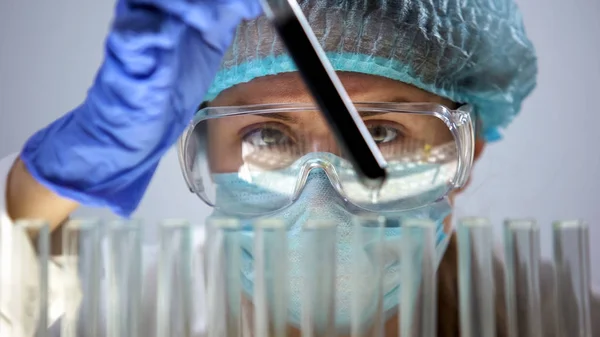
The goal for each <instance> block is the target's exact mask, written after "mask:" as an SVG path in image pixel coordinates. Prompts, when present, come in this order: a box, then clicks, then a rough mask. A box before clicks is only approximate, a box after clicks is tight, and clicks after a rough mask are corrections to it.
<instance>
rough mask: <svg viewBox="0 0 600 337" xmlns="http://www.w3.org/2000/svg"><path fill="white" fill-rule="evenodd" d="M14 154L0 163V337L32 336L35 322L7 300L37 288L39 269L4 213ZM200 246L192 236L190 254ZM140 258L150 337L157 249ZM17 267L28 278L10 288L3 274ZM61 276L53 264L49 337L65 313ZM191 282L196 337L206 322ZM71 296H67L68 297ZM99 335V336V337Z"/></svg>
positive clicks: (31, 299)
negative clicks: (192, 241) (142, 262)
mask: <svg viewBox="0 0 600 337" xmlns="http://www.w3.org/2000/svg"><path fill="white" fill-rule="evenodd" d="M17 156H18V155H17V154H14V155H10V156H8V157H6V158H3V159H1V160H0V191H1V192H0V275H2V277H1V279H0V336H1V337H30V336H33V334H32V332H31V331H32V329H33V330H34V329H35V324H36V322H35V321H36V319H35V317H34V316H28V317H23V316H24V315H20V314H19V310H15V309H14V306H12V308H11V304H10V299H11V295H14V294H16V293H19V292H25V291H27V290H28V291H31V290H36V289H38V287H39V284H38V282H39V281H38V275H39V267H38V260H37V256H36V254H35V252H34V248H33V245H32V243H31V242H30V240H29V239H28V238H27V237H25V236H23V235H18V233H17V231H15V226H14V224H13V223H12V221H11V220H10V218H9V217H8V214H7V210H6V200H5V198H6V181H7V178H8V174H9V172H10V169H11V167H12V165H13V163H14V162H15V160H16V158H17ZM203 243H204V234H203V232H199V233H196V235H195V240H194V250H195V251H196V252H201V251H202V246H203ZM19 245H20V246H21V247H27V249H26V250H21V251H20V254H19V255H18V256H13V255H16V254H11V252H12V249H13V247H17V246H19ZM142 249H143V252H142V255H143V256H142V258H143V260H144V264H143V267H142V275H143V277H144V288H145V289H144V292H143V294H144V296H143V299H142V301H143V305H142V315H143V322H147V324H143V330H144V331H143V334H142V335H143V336H149V337H153V336H154V335H155V332H154V331H153V327H152V324H151V322H155V313H156V306H155V303H156V293H157V291H156V283H157V282H156V280H157V277H156V276H157V275H156V271H157V262H158V259H157V256H158V247H157V246H156V245H154V244H153V245H150V244H147V245H145V246H143V248H142ZM15 266H20V268H26V270H25V271H26V273H27V275H29V276H30V277H27V278H25V279H24V280H23V282H20V284H14V282H11V280H10V278H9V277H6V276H5V275H8V273H7V271H9V270H11V267H15ZM200 272H201V268H200ZM65 279H66V277H65V272H64V271H63V270H62V269H61V267H60V264H59V261H53V263H51V265H50V267H49V298H48V304H49V313H48V323H49V326H50V328H51V329H50V331H51V334H50V335H51V337H58V336H60V318H61V316H63V314H64V313H65V303H64V301H63V299H64V298H65V289H64V288H65V287H64V280H65ZM195 280H196V281H197V282H198V284H196V285H195V287H194V307H195V310H197V311H196V315H195V318H194V322H193V325H194V326H193V336H200V335H202V333H203V332H204V331H205V327H206V320H205V315H204V312H203V310H202V309H203V308H204V293H203V291H204V287H203V280H204V278H203V277H202V275H198V274H195ZM69 296H71V294H69ZM26 298H27V299H28V301H27V303H21V305H28V306H31V308H32V309H33V310H35V309H34V308H37V306H38V303H39V302H37V301H39V293H38V294H37V295H35V293H34V296H28V297H26ZM101 335H102V334H101ZM79 336H80V337H85V333H81V332H80V334H79Z"/></svg>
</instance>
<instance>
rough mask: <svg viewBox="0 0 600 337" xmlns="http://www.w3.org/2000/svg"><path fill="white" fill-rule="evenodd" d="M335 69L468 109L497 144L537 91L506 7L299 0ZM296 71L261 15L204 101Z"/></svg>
mask: <svg viewBox="0 0 600 337" xmlns="http://www.w3.org/2000/svg"><path fill="white" fill-rule="evenodd" d="M299 4H300V7H301V8H302V10H303V12H304V13H305V15H306V17H307V18H308V21H309V23H310V25H311V27H312V28H313V30H314V32H315V34H316V35H317V37H318V40H319V42H320V43H321V45H322V46H323V48H324V49H325V51H326V52H327V55H328V57H329V60H330V61H331V63H332V65H333V67H334V69H336V70H337V71H350V72H358V73H365V74H370V75H378V76H383V77H387V78H391V79H394V80H399V81H402V82H404V83H408V84H412V85H415V86H417V87H419V88H421V89H424V90H426V91H429V92H431V93H434V94H437V95H439V96H443V97H446V98H448V99H451V100H452V101H454V102H457V103H469V104H471V105H473V107H474V108H475V111H476V113H477V115H478V118H479V123H481V124H480V125H481V126H482V127H483V132H482V135H483V137H484V138H485V139H486V140H488V141H493V140H497V139H499V138H500V134H499V129H500V128H502V127H506V126H507V125H508V124H509V123H510V122H511V121H512V119H513V118H514V117H515V115H516V114H517V113H518V112H519V110H520V109H521V104H522V101H523V99H524V98H525V97H526V96H527V95H528V94H529V93H530V92H531V91H532V90H533V88H534V87H535V84H536V75H537V64H536V56H535V50H534V48H533V45H532V44H531V42H530V41H529V40H528V38H527V36H526V33H525V30H524V27H523V22H522V18H521V14H520V12H519V10H518V8H517V6H516V4H515V3H514V2H513V1H512V0H299ZM291 71H296V67H295V65H294V63H293V61H292V60H291V58H289V56H288V55H287V54H286V52H285V49H284V46H283V45H282V43H281V41H280V39H279V38H278V36H277V34H276V32H275V30H274V29H273V28H271V26H270V24H269V22H268V21H267V19H266V17H264V16H262V17H260V18H258V19H256V20H253V21H249V22H245V23H243V24H242V25H241V26H240V27H239V28H238V31H237V33H236V37H235V40H234V43H233V45H232V47H231V48H230V50H229V51H228V53H227V54H226V56H225V60H224V62H223V65H222V68H221V70H220V71H219V73H218V74H217V77H216V79H215V82H214V83H213V86H212V87H211V89H210V90H209V93H208V97H207V99H209V100H210V99H212V98H214V97H216V96H217V95H218V94H219V93H220V92H221V91H223V90H225V89H227V88H229V87H231V86H233V85H236V84H239V83H244V82H248V81H250V80H252V79H254V78H257V77H261V76H266V75H274V74H278V73H284V72H291Z"/></svg>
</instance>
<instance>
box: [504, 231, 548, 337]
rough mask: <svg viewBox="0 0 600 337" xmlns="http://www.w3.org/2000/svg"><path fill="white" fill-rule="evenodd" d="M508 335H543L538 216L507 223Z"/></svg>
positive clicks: (535, 336)
mask: <svg viewBox="0 0 600 337" xmlns="http://www.w3.org/2000/svg"><path fill="white" fill-rule="evenodd" d="M504 248H505V259H506V276H505V277H506V283H505V285H506V307H507V315H508V332H509V337H537V336H539V337H541V336H543V335H544V334H543V332H542V320H541V318H542V317H541V303H540V290H539V287H540V275H539V273H540V270H539V268H540V266H539V263H540V234H539V230H538V226H537V223H536V222H535V220H527V219H523V220H507V221H505V223H504Z"/></svg>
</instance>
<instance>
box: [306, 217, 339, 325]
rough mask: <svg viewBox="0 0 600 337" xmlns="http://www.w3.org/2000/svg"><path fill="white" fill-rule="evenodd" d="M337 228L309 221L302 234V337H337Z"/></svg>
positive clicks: (318, 221) (330, 224)
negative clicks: (303, 277)
mask: <svg viewBox="0 0 600 337" xmlns="http://www.w3.org/2000/svg"><path fill="white" fill-rule="evenodd" d="M336 234H337V233H336V224H335V222H332V221H320V220H313V221H308V222H307V223H306V225H305V226H304V228H303V231H302V236H303V237H302V247H303V254H302V259H303V260H304V261H302V262H303V263H302V267H303V270H304V272H303V275H304V276H305V279H304V286H303V289H304V295H303V298H302V301H303V303H302V323H301V328H302V336H303V337H330V336H335V299H336V297H335V296H336V294H335V291H336V289H335V277H336V269H337V263H336V248H337V242H336V241H337V240H336Z"/></svg>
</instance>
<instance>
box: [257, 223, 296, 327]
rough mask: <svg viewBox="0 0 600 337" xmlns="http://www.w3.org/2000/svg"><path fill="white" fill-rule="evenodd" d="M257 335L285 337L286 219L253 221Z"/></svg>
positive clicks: (287, 261) (286, 285)
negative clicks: (254, 222) (284, 220)
mask: <svg viewBox="0 0 600 337" xmlns="http://www.w3.org/2000/svg"><path fill="white" fill-rule="evenodd" d="M254 255H255V271H254V273H255V284H254V298H255V303H254V336H273V337H285V335H286V326H287V322H288V320H287V318H288V317H287V312H288V284H289V281H288V264H289V257H288V245H287V231H286V227H285V223H284V222H283V221H281V220H277V219H270V220H260V221H258V222H257V223H256V224H255V225H254Z"/></svg>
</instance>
